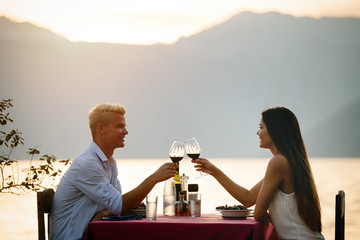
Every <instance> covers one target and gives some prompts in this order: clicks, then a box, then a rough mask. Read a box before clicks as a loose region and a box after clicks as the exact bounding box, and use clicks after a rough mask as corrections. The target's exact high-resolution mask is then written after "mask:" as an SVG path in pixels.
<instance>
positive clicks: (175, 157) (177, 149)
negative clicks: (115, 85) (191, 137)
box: [169, 141, 185, 183]
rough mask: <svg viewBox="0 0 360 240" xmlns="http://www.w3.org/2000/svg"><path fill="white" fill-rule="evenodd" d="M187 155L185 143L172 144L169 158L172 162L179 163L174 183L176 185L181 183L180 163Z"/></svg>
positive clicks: (176, 142) (175, 142)
mask: <svg viewBox="0 0 360 240" xmlns="http://www.w3.org/2000/svg"><path fill="white" fill-rule="evenodd" d="M184 154H185V143H183V142H179V141H174V143H173V144H172V146H171V148H170V151H169V157H170V158H171V161H173V162H174V163H177V166H178V167H177V168H176V173H175V176H174V181H175V182H176V183H180V178H179V162H180V161H181V160H182V159H183V158H184Z"/></svg>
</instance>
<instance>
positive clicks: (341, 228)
mask: <svg viewBox="0 0 360 240" xmlns="http://www.w3.org/2000/svg"><path fill="white" fill-rule="evenodd" d="M335 202H336V203H335V240H344V237H345V192H344V191H342V190H340V191H339V193H338V194H337V195H336V197H335Z"/></svg>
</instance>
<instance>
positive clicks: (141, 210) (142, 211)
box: [127, 208, 146, 215]
mask: <svg viewBox="0 0 360 240" xmlns="http://www.w3.org/2000/svg"><path fill="white" fill-rule="evenodd" d="M133 214H143V215H146V208H134V209H132V210H131V211H129V212H128V214H127V215H133Z"/></svg>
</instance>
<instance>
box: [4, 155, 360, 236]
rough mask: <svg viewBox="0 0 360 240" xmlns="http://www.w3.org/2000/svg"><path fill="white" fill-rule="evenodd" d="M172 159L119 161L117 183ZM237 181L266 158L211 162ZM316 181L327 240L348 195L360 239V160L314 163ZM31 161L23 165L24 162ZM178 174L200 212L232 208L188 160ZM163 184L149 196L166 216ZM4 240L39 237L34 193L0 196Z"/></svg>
mask: <svg viewBox="0 0 360 240" xmlns="http://www.w3.org/2000/svg"><path fill="white" fill-rule="evenodd" d="M166 161H168V159H126V160H117V164H118V168H119V180H120V182H121V185H122V188H123V192H127V191H129V190H131V189H132V188H134V187H136V186H137V185H139V184H140V183H141V182H142V181H143V179H145V177H147V176H148V175H150V174H151V173H152V172H154V171H155V170H156V169H157V168H158V167H159V166H160V165H161V164H163V163H165V162H166ZM211 161H212V162H213V163H215V164H216V165H217V166H218V167H220V168H221V169H222V170H223V171H224V172H225V173H226V174H227V175H228V176H230V177H231V178H232V179H233V180H234V181H235V182H236V183H238V184H240V185H242V186H244V187H247V188H251V187H252V186H253V185H254V184H256V183H257V182H258V181H259V180H261V178H262V177H263V176H264V173H265V169H266V165H267V161H268V159H211ZM310 162H311V166H312V168H313V172H314V176H315V182H316V184H317V188H318V193H319V197H320V202H321V206H322V222H323V235H324V236H325V238H326V239H327V240H332V239H334V234H335V228H334V227H335V195H336V193H337V192H338V190H344V191H345V196H346V197H345V199H346V207H345V209H346V214H345V223H346V226H345V237H346V239H348V240H351V239H358V238H359V236H360V184H359V183H360V174H359V172H360V159H359V158H357V159H339V158H336V159H311V160H310ZM24 163H27V161H22V162H21V164H24ZM180 173H181V174H182V173H186V175H188V176H189V183H198V184H199V191H200V192H201V194H202V197H201V198H202V203H201V204H202V206H201V207H202V209H201V211H202V213H216V211H215V207H216V206H219V205H224V204H228V205H234V204H238V202H237V201H236V200H235V199H233V198H232V197H231V196H230V195H229V194H228V193H227V192H226V191H225V190H224V189H223V188H222V187H221V185H220V184H219V183H217V182H216V181H215V180H214V178H212V177H211V176H203V177H201V178H198V179H196V177H197V176H198V175H199V173H198V172H196V171H195V170H194V168H193V164H192V163H191V162H190V160H189V159H187V158H185V159H184V160H182V161H181V162H180ZM163 186H164V184H163V183H159V184H157V185H156V186H155V187H154V189H153V190H152V192H151V194H156V195H158V196H159V203H158V204H159V205H158V213H159V214H161V213H162V191H163ZM0 212H1V218H0V239H4V240H15V239H21V240H23V239H30V240H31V239H34V240H35V239H37V215H36V214H37V212H36V194H35V193H29V194H25V195H20V196H19V195H12V194H3V193H0Z"/></svg>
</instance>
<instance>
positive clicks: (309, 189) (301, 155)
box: [262, 107, 322, 232]
mask: <svg viewBox="0 0 360 240" xmlns="http://www.w3.org/2000/svg"><path fill="white" fill-rule="evenodd" d="M262 120H263V122H264V123H265V125H266V128H267V131H268V133H269V135H270V137H271V139H272V141H273V143H274V145H275V147H276V148H277V149H278V150H279V151H280V153H281V154H282V155H283V156H285V157H286V159H287V160H288V162H289V165H290V168H291V174H292V181H293V188H294V192H295V198H296V202H297V206H298V212H299V215H300V217H301V218H302V219H303V221H304V222H305V224H306V225H307V226H308V227H309V228H310V229H311V230H312V231H314V232H321V228H322V226H321V208H320V202H319V197H318V194H317V191H316V186H315V182H314V177H313V174H312V171H311V167H310V163H309V160H308V157H307V153H306V149H305V145H304V141H303V139H302V136H301V132H300V126H299V123H298V120H297V118H296V116H295V114H294V113H293V112H291V111H290V110H289V109H287V108H284V107H276V108H270V109H267V110H265V111H264V112H262Z"/></svg>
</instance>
